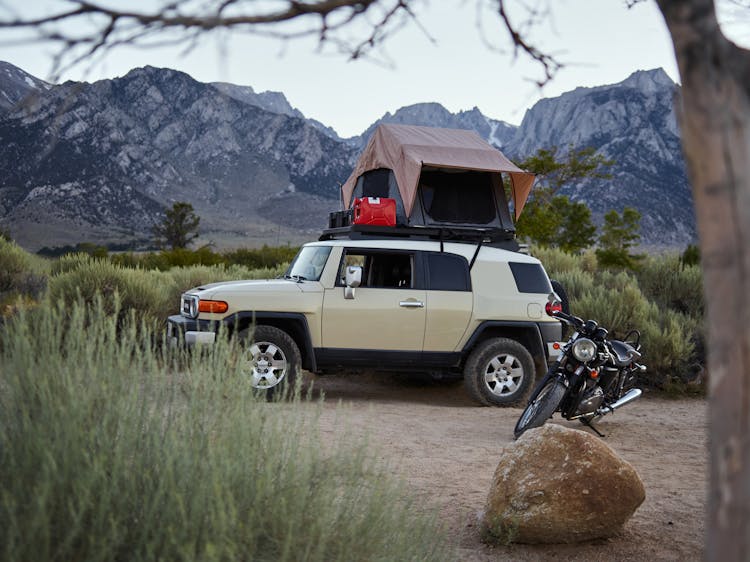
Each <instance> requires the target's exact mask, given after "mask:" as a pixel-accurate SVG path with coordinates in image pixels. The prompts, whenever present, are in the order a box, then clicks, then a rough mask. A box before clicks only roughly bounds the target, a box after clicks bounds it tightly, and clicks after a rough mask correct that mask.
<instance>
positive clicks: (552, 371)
mask: <svg viewBox="0 0 750 562" xmlns="http://www.w3.org/2000/svg"><path fill="white" fill-rule="evenodd" d="M559 367H560V362H559V361H555V362H554V363H553V364H552V365H550V367H549V369H547V372H546V373H545V375H544V376H543V377H542V378H541V380H540V381H539V382H538V383H537V385H536V387H534V391H533V392H532V393H531V396H529V401H528V404H531V403H532V402H533V401H534V400H536V398H537V396H539V393H540V392H541V391H542V389H543V388H544V385H546V384H547V381H549V380H550V379H551V378H553V377H556V378H557V379H558V380H559V381H560V382H561V383H563V384H564V385H565V386H568V379H567V377H565V375H564V374H563V373H562V372H560V370H559Z"/></svg>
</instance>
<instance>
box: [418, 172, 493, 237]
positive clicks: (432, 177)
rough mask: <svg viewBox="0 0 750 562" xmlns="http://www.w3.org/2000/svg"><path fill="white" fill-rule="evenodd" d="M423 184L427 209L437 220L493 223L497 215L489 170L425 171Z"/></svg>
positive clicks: (423, 194) (422, 189)
mask: <svg viewBox="0 0 750 562" xmlns="http://www.w3.org/2000/svg"><path fill="white" fill-rule="evenodd" d="M419 187H420V191H421V194H422V204H423V205H424V210H425V212H426V213H427V215H429V217H430V218H431V219H432V220H433V221H434V222H440V223H453V224H489V223H491V222H493V221H495V219H496V218H497V214H498V212H497V204H496V202H495V195H494V191H493V188H492V180H491V175H490V174H489V173H487V172H459V173H456V172H443V171H423V172H422V175H421V176H420V179H419Z"/></svg>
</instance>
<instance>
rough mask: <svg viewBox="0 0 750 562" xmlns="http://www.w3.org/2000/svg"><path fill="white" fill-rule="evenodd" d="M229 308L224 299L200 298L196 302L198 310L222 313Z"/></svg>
mask: <svg viewBox="0 0 750 562" xmlns="http://www.w3.org/2000/svg"><path fill="white" fill-rule="evenodd" d="M227 310H229V305H228V304H227V303H225V302H224V301H204V300H201V301H200V303H199V304H198V311H199V312H211V313H215V314H222V313H224V312H226V311H227Z"/></svg>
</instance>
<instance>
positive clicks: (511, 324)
mask: <svg viewBox="0 0 750 562" xmlns="http://www.w3.org/2000/svg"><path fill="white" fill-rule="evenodd" d="M495 328H511V329H512V330H514V331H516V332H518V331H523V332H525V333H526V334H527V337H528V339H527V341H526V342H522V341H519V343H521V344H522V345H524V346H526V348H527V349H528V351H529V353H530V354H531V356H532V357H536V356H541V357H544V358H545V359H546V357H547V350H546V349H545V346H544V342H543V340H542V332H541V330H540V329H539V325H538V324H537V323H536V322H522V321H502V320H485V321H484V322H482V323H481V324H480V325H479V326H477V328H476V329H475V330H474V333H473V334H472V335H471V337H470V338H469V339H468V341H467V342H466V343H465V344H464V347H463V349H462V350H461V353H462V354H463V355H464V356H466V355H467V354H468V353H469V352H470V351H471V349H472V348H473V347H474V346H475V345H476V344H477V342H479V340H480V339H481V338H482V335H483V334H484V333H485V332H486V331H488V330H491V329H495ZM512 339H516V338H512Z"/></svg>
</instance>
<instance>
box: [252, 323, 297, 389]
mask: <svg viewBox="0 0 750 562" xmlns="http://www.w3.org/2000/svg"><path fill="white" fill-rule="evenodd" d="M241 337H242V338H244V339H245V340H246V341H247V342H248V344H247V347H246V351H245V355H244V358H243V359H244V365H243V372H244V373H245V374H246V375H247V378H248V380H249V382H250V385H251V386H252V387H253V388H255V389H257V390H258V391H260V392H263V393H265V396H266V398H268V399H269V400H271V399H272V398H273V396H274V395H276V394H278V393H279V392H280V391H282V390H283V389H284V388H288V387H291V385H292V384H293V382H294V379H295V378H296V375H297V372H298V371H299V368H300V363H301V358H300V352H299V348H298V347H297V344H296V343H295V341H294V340H293V339H292V338H291V336H289V334H287V333H286V332H284V331H283V330H280V329H279V328H276V327H274V326H257V327H256V328H255V332H254V333H253V331H252V329H248V330H243V332H242V333H241Z"/></svg>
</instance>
